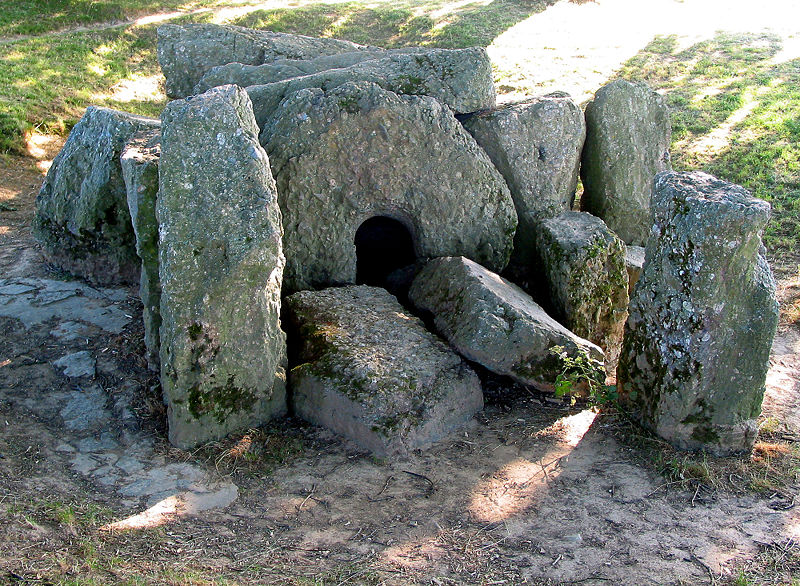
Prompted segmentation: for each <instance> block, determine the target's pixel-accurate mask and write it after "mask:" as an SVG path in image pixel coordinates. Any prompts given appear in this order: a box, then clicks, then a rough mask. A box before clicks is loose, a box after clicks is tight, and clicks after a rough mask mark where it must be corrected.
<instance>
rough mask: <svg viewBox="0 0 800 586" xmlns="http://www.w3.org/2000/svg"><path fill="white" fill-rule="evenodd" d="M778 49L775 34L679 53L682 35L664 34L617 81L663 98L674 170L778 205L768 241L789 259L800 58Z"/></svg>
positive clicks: (798, 247)
mask: <svg viewBox="0 0 800 586" xmlns="http://www.w3.org/2000/svg"><path fill="white" fill-rule="evenodd" d="M780 48H781V41H780V38H778V37H776V36H774V35H771V34H741V35H731V34H718V35H716V36H715V37H714V38H712V39H710V40H707V41H703V42H701V43H697V44H695V45H693V46H691V47H689V48H687V49H684V50H680V51H679V50H678V47H677V37H674V36H668V37H661V36H660V37H656V38H655V39H653V41H652V42H651V43H650V44H649V45H648V46H647V47H645V48H644V49H643V50H642V51H641V52H640V53H639V54H638V55H636V56H635V57H633V58H632V59H630V60H629V61H628V62H627V63H626V64H625V65H624V66H623V68H622V69H621V71H620V72H619V76H620V77H622V78H625V79H630V80H638V81H645V82H647V83H648V84H649V85H650V86H651V87H652V88H653V89H656V90H658V91H659V92H661V93H662V94H663V95H664V97H665V99H666V101H667V103H668V104H669V106H670V109H671V111H672V125H673V141H672V153H673V157H674V159H673V166H674V167H675V169H676V170H691V169H701V170H704V171H707V172H709V173H711V174H713V175H716V176H717V177H720V178H721V179H724V180H726V181H730V182H732V183H738V184H740V185H743V186H744V187H746V188H748V189H749V190H750V191H752V192H753V195H755V196H756V197H759V198H761V199H764V200H766V201H768V202H770V203H771V204H772V206H773V218H772V220H771V221H770V223H769V224H768V226H767V229H766V231H765V234H764V242H765V244H766V246H767V248H768V249H769V250H770V254H771V256H772V257H773V258H777V259H779V260H781V261H787V262H791V261H792V260H793V259H794V260H796V258H797V256H798V254H800V60H797V59H796V60H794V61H789V62H785V63H775V62H774V60H773V57H774V56H775V55H776V54H777V53H778V51H779V50H780ZM708 143H711V144H710V148H709V144H708Z"/></svg>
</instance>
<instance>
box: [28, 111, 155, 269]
mask: <svg viewBox="0 0 800 586" xmlns="http://www.w3.org/2000/svg"><path fill="white" fill-rule="evenodd" d="M158 127H159V121H158V120H153V119H151V118H143V117H141V116H134V115H133V114H127V113H125V112H117V111H116V110H110V109H108V108H100V107H97V106H89V108H87V109H86V113H85V114H84V115H83V117H82V118H81V119H80V120H79V121H78V123H77V124H76V125H75V127H74V128H73V129H72V132H70V134H69V138H67V142H66V144H64V148H62V149H61V152H60V153H58V155H57V156H56V158H55V159H54V160H53V164H52V166H51V167H50V170H49V171H48V172H47V177H46V178H45V180H44V183H43V184H42V188H41V190H40V191H39V195H38V197H37V198H36V217H35V219H34V222H33V234H34V236H35V237H36V239H37V240H38V241H39V242H41V244H42V246H43V248H44V253H45V256H46V258H47V259H48V260H49V261H50V262H52V263H53V264H55V265H57V266H59V267H60V268H62V269H64V270H66V271H68V272H70V273H73V274H75V275H78V276H81V277H83V278H85V279H87V280H89V281H91V282H93V283H97V284H101V285H109V284H115V283H136V282H137V281H138V280H139V265H140V262H139V257H138V256H137V255H136V238H135V236H134V233H133V227H132V226H131V218H130V213H129V212H128V202H127V195H126V188H125V182H124V180H123V178H122V168H121V166H120V162H119V157H120V154H121V152H122V149H123V148H124V146H125V143H126V142H128V139H130V138H131V136H133V135H134V134H136V133H137V132H138V131H139V130H144V129H157V128H158Z"/></svg>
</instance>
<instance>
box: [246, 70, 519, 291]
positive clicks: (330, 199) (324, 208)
mask: <svg viewBox="0 0 800 586" xmlns="http://www.w3.org/2000/svg"><path fill="white" fill-rule="evenodd" d="M261 139H262V141H264V144H265V145H266V148H267V151H268V152H269V156H270V160H271V162H272V170H273V173H274V175H275V178H276V182H277V185H278V194H279V201H280V205H281V209H282V210H283V221H284V233H285V238H284V246H285V249H286V257H287V266H286V273H285V281H284V287H285V288H286V290H287V291H290V292H294V291H300V290H304V289H310V288H323V287H326V286H330V285H334V284H354V283H355V279H356V276H357V275H356V260H357V259H356V247H355V244H354V236H355V233H356V231H357V230H358V228H359V227H360V226H361V224H362V223H363V222H364V221H366V220H368V219H370V218H372V217H375V216H386V217H389V218H392V219H394V220H397V221H399V222H401V223H402V224H403V225H404V226H405V227H406V228H408V231H409V233H410V234H411V236H412V239H413V241H414V247H415V253H416V255H417V257H422V258H427V257H436V256H446V255H464V256H467V257H469V258H473V259H475V260H476V261H479V262H482V263H484V264H486V265H487V266H489V267H492V268H494V269H496V270H501V269H502V268H503V267H504V266H505V265H506V263H507V262H508V259H509V256H510V254H511V248H512V239H513V236H514V230H515V228H516V225H517V217H516V212H515V211H514V204H513V201H512V200H511V195H510V194H509V192H508V187H507V186H506V184H505V181H504V180H503V178H502V177H501V176H500V174H499V173H498V172H497V170H496V169H495V168H494V166H493V165H492V163H491V161H490V160H489V158H488V157H487V156H486V153H485V152H483V150H482V149H481V148H480V147H479V146H478V145H477V144H476V143H475V141H474V140H473V139H472V137H471V136H470V135H469V133H467V132H466V131H465V130H464V129H463V127H462V126H461V124H459V123H458V121H457V120H456V118H455V117H454V116H453V113H452V112H451V111H450V110H449V109H448V108H446V107H445V106H443V105H442V104H441V103H439V102H438V101H437V100H435V99H433V98H430V97H420V96H399V95H397V94H394V93H392V92H389V91H386V90H383V89H381V88H380V87H378V86H377V85H375V84H372V83H368V82H360V83H349V84H346V85H344V86H341V87H338V88H335V89H333V90H330V91H324V90H321V89H306V90H301V91H299V92H297V93H296V94H294V95H293V96H291V97H290V98H288V99H287V100H286V101H285V102H284V103H283V104H282V105H281V107H280V109H279V111H278V112H277V113H276V116H275V118H274V120H273V122H272V123H271V124H270V125H268V126H266V127H264V129H263V131H262V134H261Z"/></svg>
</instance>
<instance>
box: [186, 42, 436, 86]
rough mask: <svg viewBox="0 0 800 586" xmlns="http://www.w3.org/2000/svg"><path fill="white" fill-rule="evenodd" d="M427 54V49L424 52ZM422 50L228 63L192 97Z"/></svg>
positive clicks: (210, 75)
mask: <svg viewBox="0 0 800 586" xmlns="http://www.w3.org/2000/svg"><path fill="white" fill-rule="evenodd" d="M427 50H428V51H430V49H427ZM423 51H425V49H423V48H416V47H410V48H405V49H377V48H369V49H364V50H362V51H352V52H349V53H337V54H336V55H323V56H322V57H316V58H314V59H278V60H277V61H273V62H272V63H265V64H263V65H245V64H243V63H228V64H226V65H218V66H216V67H212V68H211V69H209V70H208V71H207V72H206V73H205V75H203V77H202V79H200V81H199V82H197V85H196V86H195V87H194V93H196V94H199V93H202V92H204V91H206V90H208V89H210V88H212V87H216V86H218V85H225V84H229V83H235V84H236V85H239V86H241V87H248V86H251V85H264V84H267V83H275V82H276V81H283V80H284V79H289V78H292V77H302V76H304V75H311V74H313V73H319V72H320V71H328V70H330V69H344V68H346V67H351V66H353V65H356V64H357V63H362V62H364V61H373V60H375V59H383V58H385V57H389V56H391V55H395V54H400V53H421V52H423Z"/></svg>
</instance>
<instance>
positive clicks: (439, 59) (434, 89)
mask: <svg viewBox="0 0 800 586" xmlns="http://www.w3.org/2000/svg"><path fill="white" fill-rule="evenodd" d="M354 82H361V83H363V82H370V83H374V84H376V85H378V86H380V87H382V88H383V89H385V90H388V91H390V92H394V93H396V94H404V95H414V96H431V97H433V98H436V99H437V100H439V102H441V103H442V104H444V105H445V106H448V107H449V108H450V109H451V110H453V112H455V113H457V114H460V113H466V112H474V111H476V110H481V109H484V108H491V107H493V106H494V103H495V98H496V95H495V91H494V82H493V81H492V63H491V61H489V56H488V55H487V53H486V50H485V49H483V48H481V47H473V48H470V49H431V50H430V51H427V52H425V53H419V54H395V55H391V56H389V57H386V58H384V59H377V60H374V61H365V62H364V63H358V64H356V65H353V66H352V67H347V68H346V69H333V70H330V71H322V72H320V73H315V74H313V75H306V76H303V77H295V78H292V79H287V80H285V81H279V82H275V83H269V84H265V85H256V86H251V87H248V88H247V93H248V94H250V99H251V100H252V101H253V110H254V112H255V114H256V121H257V122H258V125H259V126H260V127H261V128H264V127H265V126H268V125H269V123H270V122H269V120H270V118H271V117H272V116H273V115H274V114H275V111H276V110H277V108H278V105H279V104H280V103H281V101H282V100H283V99H285V98H286V97H288V96H290V95H292V94H294V93H296V92H298V91H300V90H301V89H309V88H320V89H323V90H331V89H334V88H336V87H339V86H342V85H344V84H346V83H354Z"/></svg>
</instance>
